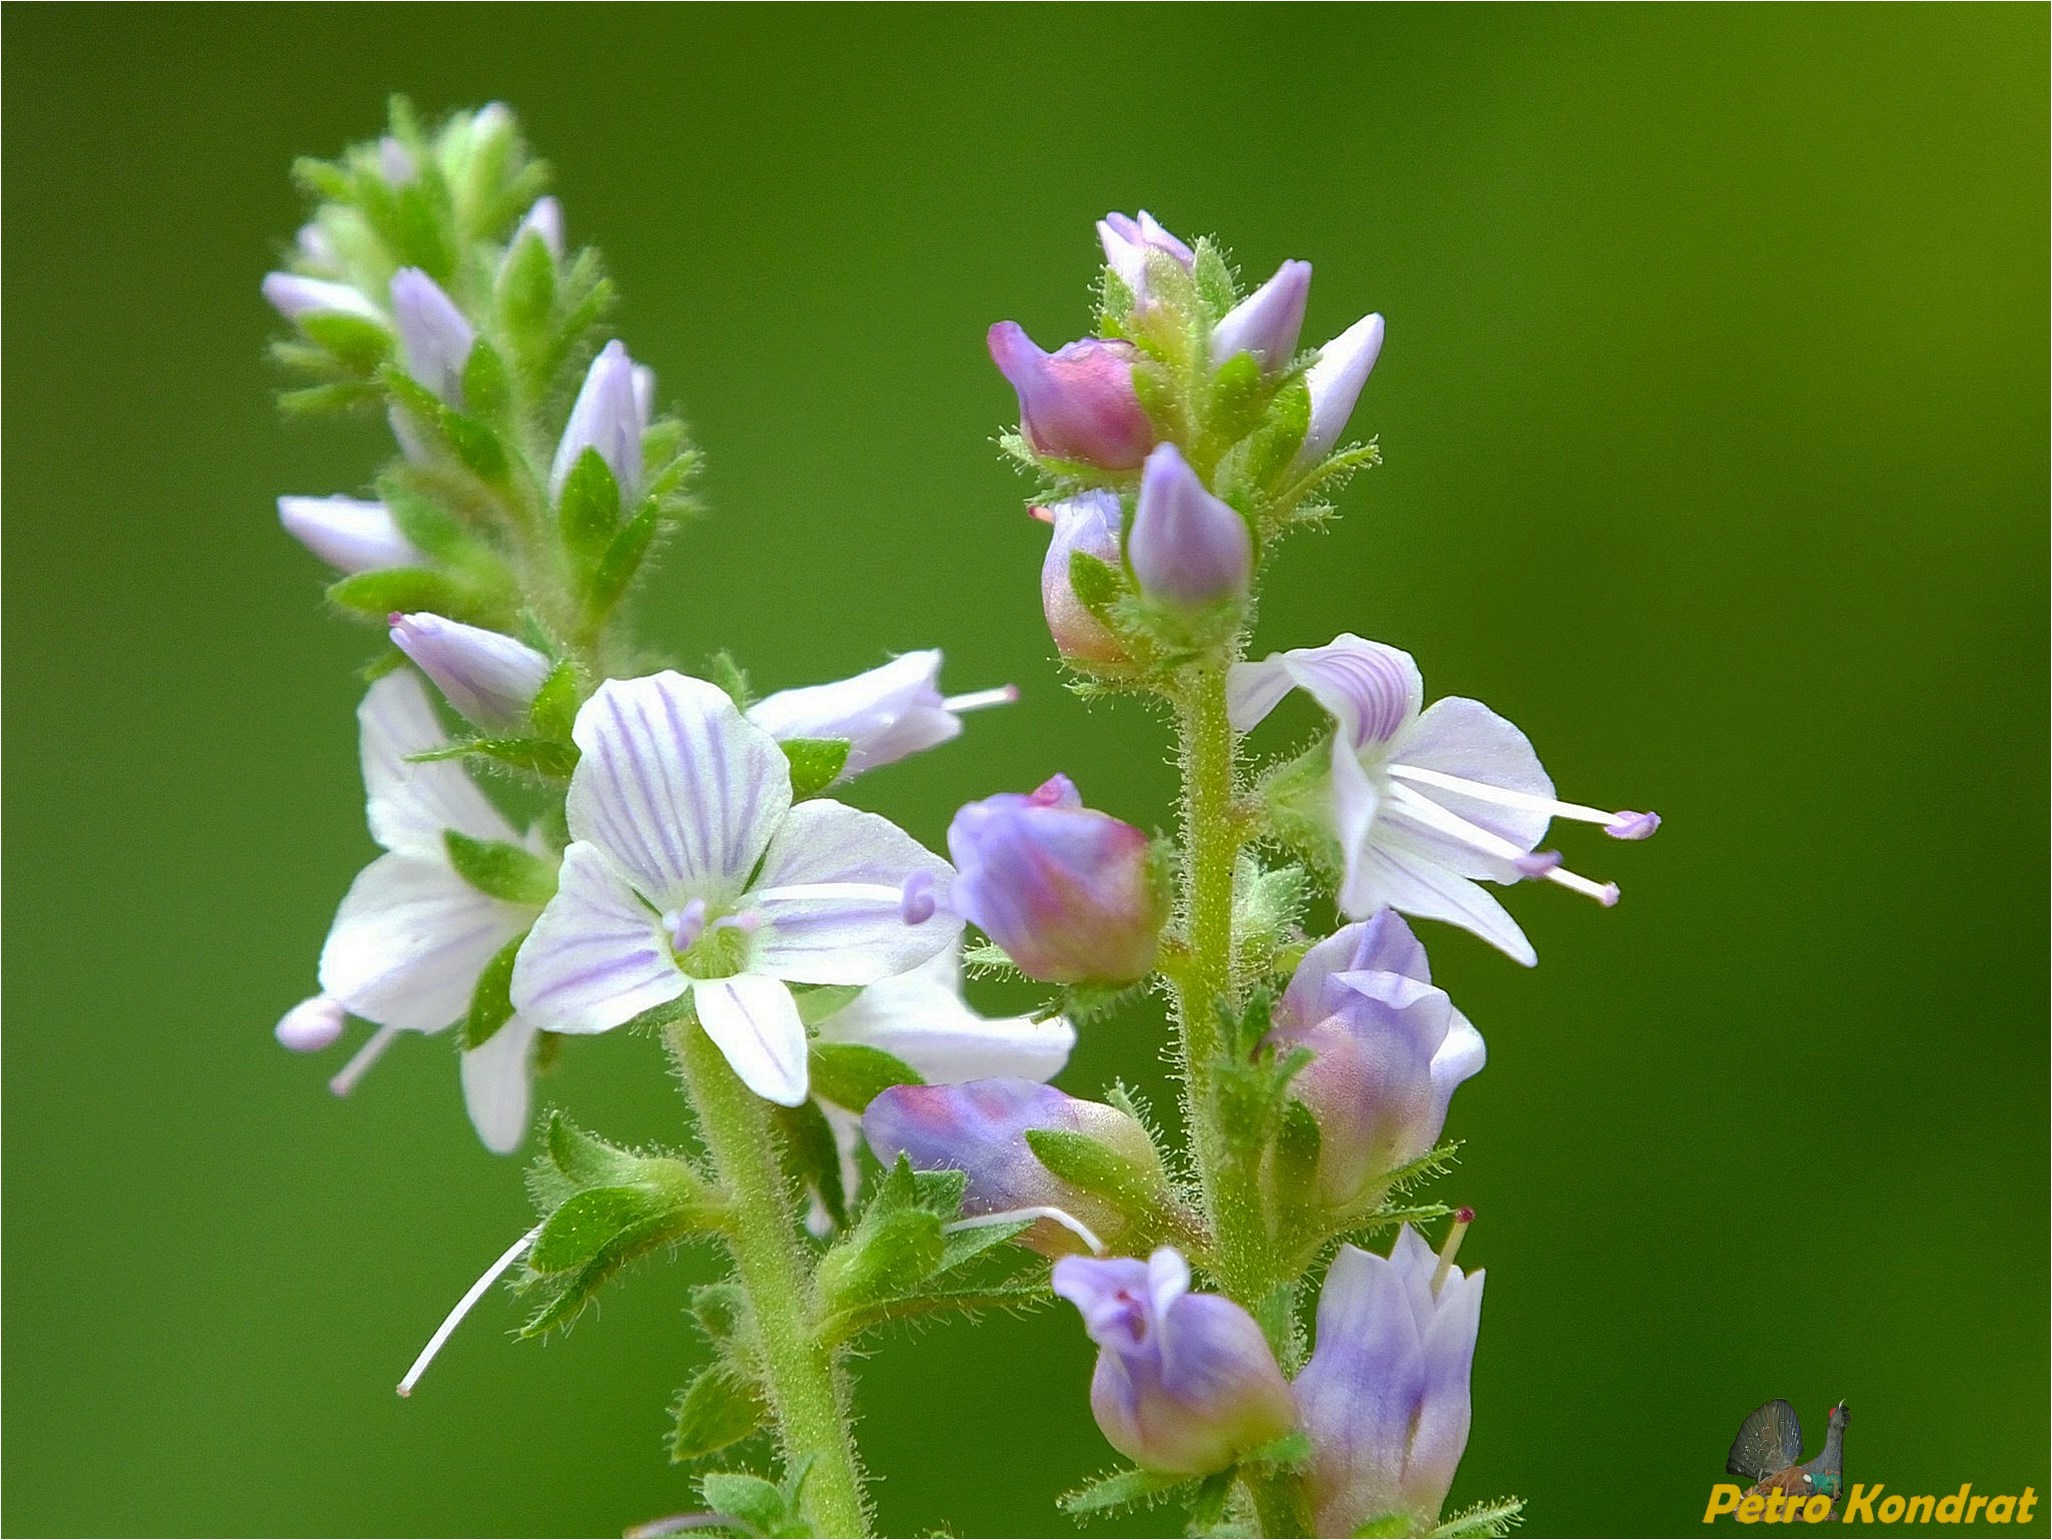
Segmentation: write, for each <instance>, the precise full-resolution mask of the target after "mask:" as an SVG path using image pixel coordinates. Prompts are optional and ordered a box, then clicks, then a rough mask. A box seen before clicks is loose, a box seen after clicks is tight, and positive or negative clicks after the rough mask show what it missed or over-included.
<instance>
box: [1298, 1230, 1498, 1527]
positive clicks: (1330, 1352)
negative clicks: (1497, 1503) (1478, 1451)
mask: <svg viewBox="0 0 2052 1540" xmlns="http://www.w3.org/2000/svg"><path fill="white" fill-rule="evenodd" d="M1483 1277H1484V1275H1483V1274H1482V1273H1475V1274H1473V1275H1472V1276H1463V1275H1462V1273H1461V1270H1460V1269H1459V1268H1458V1267H1454V1266H1452V1265H1450V1264H1447V1263H1442V1262H1441V1261H1440V1259H1439V1258H1438V1257H1436V1256H1434V1254H1433V1252H1432V1248H1431V1247H1429V1246H1427V1245H1426V1244H1425V1242H1424V1241H1422V1240H1420V1239H1419V1237H1418V1233H1417V1232H1416V1231H1415V1230H1413V1229H1412V1228H1411V1227H1410V1226H1409V1225H1405V1226H1404V1227H1403V1228H1402V1229H1401V1230H1399V1231H1398V1232H1397V1239H1396V1245H1395V1246H1394V1247H1393V1248H1392V1249H1391V1251H1390V1255H1389V1259H1388V1260H1387V1261H1385V1260H1383V1259H1382V1258H1381V1257H1378V1256H1375V1255H1373V1254H1372V1253H1370V1252H1366V1251H1360V1250H1357V1249H1356V1248H1354V1247H1352V1246H1342V1247H1341V1248H1340V1252H1339V1255H1338V1256H1337V1257H1335V1258H1334V1259H1333V1263H1332V1270H1331V1271H1330V1272H1328V1273H1327V1274H1326V1275H1325V1290H1324V1292H1323V1293H1322V1294H1321V1295H1320V1296H1319V1300H1318V1346H1317V1351H1316V1352H1314V1353H1313V1354H1312V1355H1311V1361H1310V1362H1309V1363H1308V1364H1306V1365H1305V1366H1304V1371H1303V1373H1301V1374H1299V1375H1298V1376H1297V1383H1296V1395H1297V1406H1298V1408H1299V1410H1300V1411H1301V1412H1302V1414H1303V1418H1304V1428H1305V1431H1306V1432H1308V1433H1309V1434H1310V1435H1311V1445H1312V1453H1311V1464H1310V1469H1309V1472H1308V1479H1307V1485H1308V1486H1309V1488H1310V1492H1311V1500H1312V1507H1313V1519H1314V1532H1315V1533H1317V1534H1321V1535H1351V1534H1354V1533H1356V1532H1358V1531H1359V1530H1360V1528H1361V1527H1362V1526H1363V1525H1366V1524H1368V1523H1370V1522H1372V1521H1374V1520H1376V1519H1380V1518H1384V1517H1386V1516H1389V1515H1404V1516H1405V1517H1406V1518H1407V1520H1408V1522H1409V1523H1411V1524H1415V1525H1417V1526H1419V1527H1418V1528H1414V1529H1407V1530H1406V1532H1407V1533H1413V1534H1415V1533H1422V1532H1424V1531H1425V1530H1429V1529H1430V1528H1431V1527H1432V1526H1433V1525H1434V1524H1436V1523H1437V1522H1438V1521H1439V1510H1440V1507H1441V1505H1442V1504H1443V1503H1445V1501H1446V1494H1447V1489H1448V1488H1450V1487H1451V1486H1452V1485H1453V1478H1454V1470H1455V1468H1456V1467H1458V1466H1459V1464H1460V1463H1461V1454H1462V1452H1463V1451H1464V1450H1465V1449H1466V1448H1467V1446H1468V1420H1469V1402H1468V1371H1469V1369H1470V1368H1471V1367H1472V1366H1473V1364H1474V1361H1475V1334H1476V1332H1477V1331H1478V1330H1479V1329H1480V1327H1481V1324H1482V1283H1483ZM1435 1283H1436V1284H1437V1287H1436V1288H1435V1287H1434V1285H1435Z"/></svg>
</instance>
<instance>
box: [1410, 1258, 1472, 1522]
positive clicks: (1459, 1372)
mask: <svg viewBox="0 0 2052 1540" xmlns="http://www.w3.org/2000/svg"><path fill="white" fill-rule="evenodd" d="M1484 1276H1485V1275H1484V1274H1482V1273H1474V1274H1471V1275H1470V1276H1468V1277H1466V1278H1463V1277H1461V1276H1460V1275H1459V1271H1458V1269H1456V1270H1455V1271H1453V1272H1451V1273H1449V1274H1448V1276H1447V1280H1446V1282H1445V1283H1444V1284H1442V1285H1441V1286H1440V1290H1439V1299H1438V1302H1437V1305H1436V1306H1435V1308H1434V1310H1433V1312H1432V1324H1431V1325H1430V1326H1429V1327H1428V1328H1427V1329H1426V1332H1425V1386H1424V1401H1423V1404H1422V1405H1421V1406H1420V1408H1419V1411H1418V1425H1417V1430H1416V1431H1415V1432H1414V1433H1412V1435H1411V1458H1410V1462H1409V1464H1408V1465H1406V1467H1405V1468H1404V1483H1403V1495H1404V1506H1405V1507H1407V1508H1409V1509H1410V1510H1411V1511H1412V1512H1413V1513H1416V1514H1437V1513H1438V1512H1439V1510H1440V1507H1441V1505H1442V1504H1444V1503H1445V1502H1446V1494H1447V1492H1448V1490H1449V1489H1450V1488H1451V1487H1452V1486H1453V1479H1454V1471H1455V1470H1456V1469H1457V1468H1458V1467H1459V1465H1460V1463H1461V1455H1462V1454H1463V1453H1464V1452H1465V1451H1466V1450H1467V1447H1468V1427H1469V1421H1470V1417H1471V1402H1470V1400H1469V1394H1468V1376H1469V1371H1470V1370H1471V1369H1472V1368H1473V1367H1474V1363H1475V1338H1476V1336H1477V1334H1478V1333H1479V1332H1480V1330H1481V1327H1482V1285H1483V1279H1484Z"/></svg>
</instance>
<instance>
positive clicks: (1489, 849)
mask: <svg viewBox="0 0 2052 1540" xmlns="http://www.w3.org/2000/svg"><path fill="white" fill-rule="evenodd" d="M1389 790H1390V795H1391V799H1392V800H1393V801H1394V802H1395V804H1396V806H1397V807H1399V808H1401V809H1402V810H1403V811H1404V812H1406V813H1408V814H1410V815H1411V816H1412V817H1413V818H1416V819H1417V820H1418V821H1419V822H1420V823H1422V824H1426V825H1429V826H1430V827H1432V828H1434V829H1437V830H1438V831H1439V832H1440V833H1442V834H1448V835H1451V836H1453V838H1455V839H1457V840H1459V841H1460V842H1461V843H1462V844H1464V845H1469V846H1472V847H1473V848H1474V849H1476V850H1479V851H1480V852H1482V854H1484V855H1486V856H1494V857H1496V859H1498V860H1499V861H1507V862H1509V863H1510V864H1511V865H1512V866H1514V867H1517V866H1518V863H1519V862H1520V861H1521V860H1525V859H1526V852H1525V851H1523V850H1521V849H1519V848H1518V847H1517V846H1516V845H1513V844H1512V843H1511V842H1510V841H1509V840H1507V839H1505V838H1504V837H1503V836H1502V835H1500V834H1492V833H1490V832H1489V830H1487V829H1485V828H1483V827H1482V826H1481V825H1480V824H1473V823H1470V822H1468V820H1467V819H1465V818H1463V817H1461V815H1460V814H1458V813H1453V812H1449V811H1447V809H1445V808H1443V807H1441V806H1440V805H1439V804H1438V803H1437V802H1434V801H1433V800H1432V799H1431V798H1430V797H1428V796H1425V795H1424V794H1423V793H1421V792H1416V791H1413V790H1411V788H1410V787H1408V786H1405V785H1402V784H1398V785H1394V786H1391V787H1390V789H1389ZM1518 869H1519V871H1520V872H1521V873H1522V874H1523V875H1526V876H1530V877H1534V878H1536V879H1537V880H1539V881H1541V882H1551V883H1556V884H1558V885H1559V886H1561V887H1563V888H1566V889H1567V890H1568V891H1569V892H1570V893H1580V894H1583V895H1584V896H1586V897H1588V898H1593V899H1595V900H1596V902H1597V903H1599V904H1601V905H1602V906H1603V907H1604V908H1606V909H1608V908H1609V907H1610V906H1611V905H1612V904H1614V903H1616V902H1617V884H1616V883H1614V882H1591V881H1590V880H1589V879H1588V878H1587V877H1584V876H1582V875H1581V874H1580V873H1578V872H1571V871H1569V870H1568V869H1567V868H1566V867H1564V866H1550V867H1548V868H1547V869H1546V870H1544V871H1539V872H1527V871H1525V870H1524V868H1522V867H1519V868H1518Z"/></svg>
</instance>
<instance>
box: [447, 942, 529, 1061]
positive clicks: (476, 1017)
mask: <svg viewBox="0 0 2052 1540" xmlns="http://www.w3.org/2000/svg"><path fill="white" fill-rule="evenodd" d="M526 939H527V932H526V931H524V930H523V931H522V932H521V933H520V934H519V935H517V936H515V937H514V938H513V939H512V940H511V941H509V942H507V943H506V944H505V945H504V946H502V947H500V948H499V950H498V951H497V952H495V953H493V954H492V960H491V961H490V962H488V963H486V964H485V965H484V972H482V973H480V974H479V975H478V976H477V987H476V988H475V989H473V990H472V991H471V992H470V1014H469V1015H468V1016H466V1017H465V1018H464V1021H463V1047H464V1049H465V1050H466V1051H469V1050H474V1049H478V1048H482V1047H484V1045H485V1044H486V1043H489V1042H490V1041H491V1040H492V1039H493V1038H494V1037H496V1036H497V1035H498V1031H499V1028H501V1027H503V1026H504V1025H505V1024H506V1023H507V1022H509V1021H511V1020H512V1019H513V992H512V991H513V959H514V958H516V957H518V956H519V955H520V944H521V943H522V942H523V941H525V940H526Z"/></svg>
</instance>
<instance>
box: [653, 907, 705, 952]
mask: <svg viewBox="0 0 2052 1540" xmlns="http://www.w3.org/2000/svg"><path fill="white" fill-rule="evenodd" d="M663 929H664V930H665V931H666V932H668V933H669V937H670V949H671V950H672V951H674V952H688V951H690V950H691V949H692V948H693V947H695V946H697V945H698V938H699V937H700V936H702V935H704V934H705V900H704V899H702V898H694V899H692V900H691V902H690V903H688V904H686V905H685V906H684V907H683V908H682V909H672V910H671V911H670V912H669V913H668V914H666V915H664V916H663Z"/></svg>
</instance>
